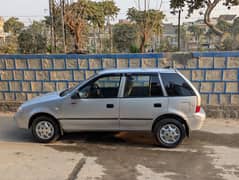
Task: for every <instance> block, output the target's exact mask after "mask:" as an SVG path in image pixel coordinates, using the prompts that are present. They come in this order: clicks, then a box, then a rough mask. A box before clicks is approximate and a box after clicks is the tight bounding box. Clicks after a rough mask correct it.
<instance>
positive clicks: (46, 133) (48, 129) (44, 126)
mask: <svg viewBox="0 0 239 180" xmlns="http://www.w3.org/2000/svg"><path fill="white" fill-rule="evenodd" d="M36 134H37V136H38V137H39V138H41V139H50V138H52V137H53V135H54V127H53V125H52V124H51V123H50V122H48V121H40V122H38V123H37V125H36Z"/></svg>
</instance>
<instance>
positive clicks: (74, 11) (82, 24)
mask: <svg viewBox="0 0 239 180" xmlns="http://www.w3.org/2000/svg"><path fill="white" fill-rule="evenodd" d="M118 11H119V8H118V7H117V6H116V5H115V3H114V2H113V1H102V2H96V1H91V0H78V1H77V2H74V3H72V4H70V5H69V6H66V13H65V17H64V19H65V23H66V25H67V26H68V27H69V29H70V30H71V32H72V34H73V35H74V37H75V49H76V51H78V50H80V49H83V48H85V42H86V39H87V38H86V36H87V34H88V31H87V26H89V25H93V26H95V27H98V28H102V27H103V26H104V24H105V21H106V17H111V18H113V17H115V16H116V15H117V13H118Z"/></svg>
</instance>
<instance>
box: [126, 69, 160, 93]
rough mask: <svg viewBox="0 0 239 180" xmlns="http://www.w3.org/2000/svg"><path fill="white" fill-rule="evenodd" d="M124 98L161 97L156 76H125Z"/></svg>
mask: <svg viewBox="0 0 239 180" xmlns="http://www.w3.org/2000/svg"><path fill="white" fill-rule="evenodd" d="M124 96H125V97H160V96H163V92H162V88H161V84H160V81H159V77H158V74H133V75H127V76H126V82H125V89H124Z"/></svg>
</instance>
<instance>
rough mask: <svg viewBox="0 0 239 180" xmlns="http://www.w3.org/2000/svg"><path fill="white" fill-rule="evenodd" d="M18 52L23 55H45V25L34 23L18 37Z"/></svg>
mask: <svg viewBox="0 0 239 180" xmlns="http://www.w3.org/2000/svg"><path fill="white" fill-rule="evenodd" d="M18 44H19V50H20V52H21V53H23V54H33V53H46V51H47V37H46V29H45V24H44V23H42V22H37V21H34V22H33V24H32V25H30V26H29V27H28V28H27V29H25V30H23V31H22V32H21V33H20V34H19V36H18Z"/></svg>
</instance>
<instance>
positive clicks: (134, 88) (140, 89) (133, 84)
mask: <svg viewBox="0 0 239 180" xmlns="http://www.w3.org/2000/svg"><path fill="white" fill-rule="evenodd" d="M167 106H168V98H167V97H165V96H164V94H163V91H162V88H161V83H160V80H159V75H158V73H155V74H154V73H153V74H129V75H126V77H125V87H124V94H123V97H122V98H121V99H120V129H121V130H140V131H141V130H146V131H149V130H151V128H152V123H153V120H154V118H156V117H158V116H160V115H161V114H163V113H164V112H166V111H167Z"/></svg>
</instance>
